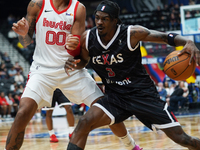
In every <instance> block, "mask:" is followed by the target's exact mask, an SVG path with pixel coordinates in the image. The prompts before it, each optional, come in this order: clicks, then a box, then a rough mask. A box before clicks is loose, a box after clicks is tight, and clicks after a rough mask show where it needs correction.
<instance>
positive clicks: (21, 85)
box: [19, 84, 24, 93]
mask: <svg viewBox="0 0 200 150" xmlns="http://www.w3.org/2000/svg"><path fill="white" fill-rule="evenodd" d="M19 92H20V93H23V92H24V86H23V84H20V85H19Z"/></svg>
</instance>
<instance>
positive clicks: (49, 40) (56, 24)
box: [6, 0, 139, 150]
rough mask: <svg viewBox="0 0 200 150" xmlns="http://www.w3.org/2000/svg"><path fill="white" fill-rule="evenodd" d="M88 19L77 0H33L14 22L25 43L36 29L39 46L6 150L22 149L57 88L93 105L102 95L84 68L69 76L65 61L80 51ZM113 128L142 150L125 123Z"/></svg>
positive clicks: (133, 145)
mask: <svg viewBox="0 0 200 150" xmlns="http://www.w3.org/2000/svg"><path fill="white" fill-rule="evenodd" d="M85 19H86V10H85V7H84V6H83V4H81V3H79V2H78V1H77V0H32V1H30V3H29V5H28V8H27V16H26V19H25V18H22V19H21V20H19V21H18V22H17V23H14V24H13V27H12V29H13V30H14V31H15V32H16V33H17V34H19V41H20V43H21V44H22V45H23V46H28V45H29V44H30V43H31V40H32V36H33V33H34V31H35V32H36V48H35V51H34V55H33V63H32V65H31V68H30V73H29V79H28V82H27V84H26V88H25V90H24V93H23V95H22V97H21V100H20V106H19V111H18V113H17V115H16V118H15V121H14V123H13V125H12V127H11V129H10V131H9V134H8V136H7V141H6V149H7V150H10V149H15V150H18V149H20V147H21V145H22V143H23V139H24V133H25V128H26V126H27V124H28V122H29V121H30V120H31V118H32V117H33V115H34V113H35V112H36V110H37V109H38V108H41V107H43V106H48V107H50V106H51V101H52V95H53V92H54V90H55V89H56V88H59V89H60V90H61V91H62V92H63V94H64V95H65V96H66V97H67V98H68V99H69V100H70V101H71V102H73V103H76V104H81V103H85V104H86V105H88V106H91V105H92V104H93V103H94V102H95V101H97V100H98V99H99V98H101V97H102V96H103V93H102V92H101V90H100V89H99V88H98V86H97V85H96V83H95V81H94V80H93V79H92V77H91V76H90V75H89V73H88V72H87V71H86V70H85V69H80V70H75V71H70V72H69V74H70V76H67V75H66V72H65V69H64V65H65V61H66V60H67V59H69V58H74V56H76V55H78V54H79V52H80V35H81V34H82V33H83V32H84V30H85ZM77 93H78V94H77ZM110 128H111V130H112V131H113V132H114V133H115V135H117V136H118V137H121V138H120V139H121V140H122V142H123V143H124V144H125V145H127V146H131V147H136V148H137V150H139V147H138V146H136V145H135V142H134V140H133V139H132V138H131V137H130V134H129V133H128V132H127V130H126V128H125V126H124V124H123V123H119V124H115V125H112V126H110Z"/></svg>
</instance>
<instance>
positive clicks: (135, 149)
mask: <svg viewBox="0 0 200 150" xmlns="http://www.w3.org/2000/svg"><path fill="white" fill-rule="evenodd" d="M142 149H143V148H140V147H139V145H135V147H134V149H133V150H142Z"/></svg>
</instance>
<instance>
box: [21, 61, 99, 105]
mask: <svg viewBox="0 0 200 150" xmlns="http://www.w3.org/2000/svg"><path fill="white" fill-rule="evenodd" d="M69 73H70V76H68V75H67V74H66V72H65V70H64V67H60V68H47V67H42V66H40V65H37V64H36V63H34V62H33V63H32V65H31V68H30V73H29V75H28V81H27V83H26V87H25V90H24V92H23V94H22V98H23V97H29V98H32V99H34V100H35V101H36V103H37V104H38V108H41V107H44V106H48V107H50V106H51V102H52V96H53V92H54V90H55V89H56V88H59V89H60V90H61V91H62V92H63V94H64V95H65V96H66V97H67V98H68V99H69V100H70V101H71V102H72V103H76V104H81V103H85V104H86V105H87V106H89V107H90V105H91V103H92V102H93V101H94V100H96V99H97V98H99V97H101V96H103V93H102V92H101V90H100V88H99V87H98V86H97V84H96V82H95V81H94V80H93V78H92V77H91V75H90V74H89V73H88V72H87V70H86V69H80V70H75V71H70V72H69Z"/></svg>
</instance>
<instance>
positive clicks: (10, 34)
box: [8, 28, 18, 43]
mask: <svg viewBox="0 0 200 150" xmlns="http://www.w3.org/2000/svg"><path fill="white" fill-rule="evenodd" d="M8 40H9V42H10V43H13V42H14V41H15V40H18V35H17V33H15V32H14V31H13V29H12V28H11V29H10V31H8Z"/></svg>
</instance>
